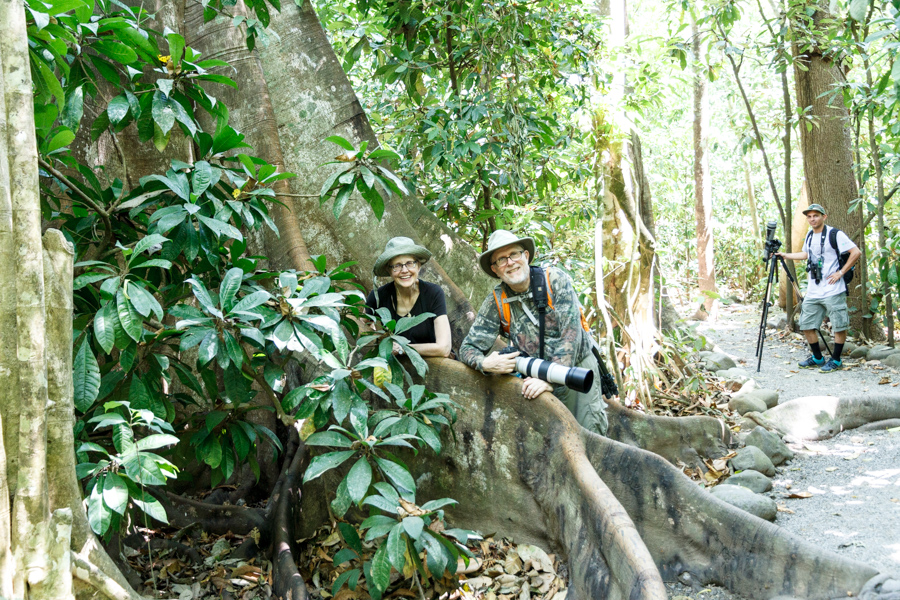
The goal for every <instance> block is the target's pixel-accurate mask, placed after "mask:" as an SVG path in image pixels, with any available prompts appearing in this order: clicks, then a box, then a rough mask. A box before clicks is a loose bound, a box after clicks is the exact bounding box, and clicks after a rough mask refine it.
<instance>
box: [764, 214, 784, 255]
mask: <svg viewBox="0 0 900 600" xmlns="http://www.w3.org/2000/svg"><path fill="white" fill-rule="evenodd" d="M776 227H778V224H777V223H776V222H775V221H769V222H768V223H766V245H765V252H766V258H765V262H769V260H770V259H771V258H772V255H773V254H775V253H776V252H778V249H779V248H781V241H780V240H776V239H775V228H776Z"/></svg>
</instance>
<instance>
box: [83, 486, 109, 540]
mask: <svg viewBox="0 0 900 600" xmlns="http://www.w3.org/2000/svg"><path fill="white" fill-rule="evenodd" d="M87 512H88V523H90V525H91V529H92V530H93V531H94V533H96V534H97V535H103V534H104V533H106V530H107V529H109V525H110V523H112V516H113V512H112V511H111V510H109V509H108V508H107V507H106V505H105V504H104V503H103V491H102V490H101V489H100V485H99V483H98V485H95V486H94V490H93V492H91V497H90V499H89V500H88V511H87Z"/></svg>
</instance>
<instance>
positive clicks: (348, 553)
mask: <svg viewBox="0 0 900 600" xmlns="http://www.w3.org/2000/svg"><path fill="white" fill-rule="evenodd" d="M357 559H359V555H358V554H357V553H356V551H354V550H353V549H351V548H344V549H343V550H338V552H337V554H335V555H334V558H333V559H331V564H333V565H334V566H335V567H339V566H341V565H342V564H344V563H347V562H350V561H351V560H357Z"/></svg>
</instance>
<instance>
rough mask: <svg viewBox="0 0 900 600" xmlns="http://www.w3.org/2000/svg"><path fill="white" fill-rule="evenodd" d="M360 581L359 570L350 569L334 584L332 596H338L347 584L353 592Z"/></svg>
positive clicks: (332, 585)
mask: <svg viewBox="0 0 900 600" xmlns="http://www.w3.org/2000/svg"><path fill="white" fill-rule="evenodd" d="M358 580H359V569H350V570H349V571H344V572H343V573H341V574H340V575H338V577H337V579H335V580H334V583H333V584H331V595H332V596H337V595H338V592H339V591H340V590H341V588H342V587H344V585H345V584H346V585H347V587H348V588H350V589H351V590H352V589H354V588H356V582H357V581H358Z"/></svg>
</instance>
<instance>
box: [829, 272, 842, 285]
mask: <svg viewBox="0 0 900 600" xmlns="http://www.w3.org/2000/svg"><path fill="white" fill-rule="evenodd" d="M843 276H844V274H843V273H841V272H840V271H835V272H834V273H832V274H831V275H829V276H828V279H826V281H827V282H828V283H829V285H834V284H835V283H837V282H838V280H840V279H841V277H843Z"/></svg>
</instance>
